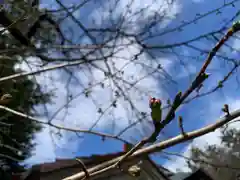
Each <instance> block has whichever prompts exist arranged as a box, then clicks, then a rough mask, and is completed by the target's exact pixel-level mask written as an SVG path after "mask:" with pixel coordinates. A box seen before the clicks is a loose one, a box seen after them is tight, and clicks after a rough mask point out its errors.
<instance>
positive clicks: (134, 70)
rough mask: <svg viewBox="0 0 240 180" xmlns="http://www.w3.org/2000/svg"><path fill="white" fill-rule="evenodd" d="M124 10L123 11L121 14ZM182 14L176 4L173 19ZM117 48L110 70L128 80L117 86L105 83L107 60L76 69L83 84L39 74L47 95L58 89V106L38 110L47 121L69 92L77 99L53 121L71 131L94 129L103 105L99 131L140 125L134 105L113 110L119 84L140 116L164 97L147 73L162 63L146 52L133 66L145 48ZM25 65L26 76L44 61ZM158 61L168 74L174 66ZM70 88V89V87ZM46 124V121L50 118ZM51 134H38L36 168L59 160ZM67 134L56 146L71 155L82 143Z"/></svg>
mask: <svg viewBox="0 0 240 180" xmlns="http://www.w3.org/2000/svg"><path fill="white" fill-rule="evenodd" d="M120 2H121V6H120V7H122V8H124V7H125V6H124V3H125V4H126V2H127V1H120ZM133 2H134V4H132V10H133V11H137V10H138V8H140V7H143V6H142V4H138V3H137V1H133ZM144 2H145V3H146V4H145V5H150V4H151V3H154V2H155V3H156V2H157V1H153V2H149V1H144ZM158 2H159V1H158ZM151 6H152V8H156V7H157V6H155V5H151ZM122 8H118V9H119V10H120V9H122ZM152 8H150V9H149V11H146V14H150V13H151V12H152V11H153V10H154V9H152ZM155 10H156V9H155ZM178 11H179V9H178V6H177V4H174V6H173V11H169V17H172V15H173V14H172V12H174V13H175V12H178ZM96 15H97V14H96V13H95V14H94V13H93V16H95V17H96ZM166 22H170V21H169V19H168V20H166ZM129 42H130V38H128V39H121V40H119V41H117V42H116V43H117V44H119V45H120V44H123V43H129ZM110 43H111V42H110ZM116 49H118V50H117V51H118V52H117V53H115V54H114V57H112V58H111V59H110V60H109V61H110V63H109V65H110V69H111V70H112V71H114V72H116V71H119V72H121V71H123V73H122V74H121V73H119V74H117V76H119V77H121V79H123V80H120V79H115V83H114V82H113V81H112V80H109V79H106V76H105V74H104V72H103V70H107V67H106V66H105V64H104V62H98V63H96V66H97V67H100V68H96V67H91V73H90V72H89V69H87V68H86V66H81V65H80V70H79V69H77V71H75V72H74V76H75V78H76V79H78V80H79V82H77V80H76V79H74V78H73V79H70V78H69V77H68V75H67V74H66V73H65V75H62V74H60V73H59V72H63V71H62V70H60V71H59V70H54V71H49V72H44V73H41V74H39V75H36V76H35V77H36V79H37V82H38V83H39V84H41V86H42V89H43V90H44V91H46V92H47V91H54V92H55V93H56V94H55V97H54V98H53V102H54V104H51V105H46V107H47V110H48V112H45V110H44V108H43V107H42V106H39V110H40V111H41V112H42V113H45V114H46V113H48V114H47V115H48V117H52V116H53V114H54V113H55V112H56V111H57V110H58V109H60V108H62V107H64V105H65V104H66V102H67V101H68V100H69V99H68V96H69V94H68V93H70V94H71V96H72V97H75V99H73V100H72V101H71V103H70V104H69V105H68V107H67V110H66V108H63V109H62V110H61V111H59V113H57V115H56V116H55V117H54V119H53V120H52V123H55V124H59V125H63V126H65V127H69V128H71V127H72V128H80V129H89V128H90V127H91V126H92V125H93V124H94V123H95V122H96V121H97V120H98V119H99V117H100V116H101V115H100V114H99V113H98V111H99V107H101V109H102V110H103V111H104V115H103V116H102V117H101V119H100V120H99V122H98V123H97V126H96V128H95V130H98V131H106V130H107V129H109V128H110V127H112V126H113V125H114V126H115V128H114V129H115V131H114V132H115V133H117V132H119V130H121V129H123V128H124V127H126V126H127V125H129V124H130V123H132V122H134V121H136V120H137V119H136V114H134V113H135V112H132V111H131V108H132V107H131V106H130V105H129V103H127V101H126V99H124V98H119V99H118V101H117V107H116V108H113V107H110V106H111V103H112V101H113V99H114V98H115V97H114V96H115V95H116V91H117V90H118V89H119V87H116V84H117V85H119V86H120V87H121V88H122V89H123V91H124V92H118V93H126V97H127V96H128V97H130V98H131V99H132V100H133V101H132V103H133V105H134V106H135V109H137V110H138V111H139V112H141V111H143V112H146V111H147V110H148V109H149V108H148V98H149V96H150V95H151V96H156V97H161V96H162V91H161V89H160V88H159V80H158V79H157V78H156V77H154V76H149V75H148V74H149V73H151V72H152V71H153V69H156V68H157V66H158V63H154V61H152V60H150V59H149V57H147V56H146V55H144V54H143V55H142V56H140V57H139V60H138V61H137V63H135V62H133V61H134V57H135V56H136V55H137V54H138V53H139V51H140V47H139V46H138V45H136V44H132V45H129V46H125V47H121V48H116ZM106 53H107V51H106ZM26 61H27V62H28V64H26V63H25V62H23V63H22V64H20V65H18V66H16V67H20V68H22V69H24V70H25V71H27V72H29V71H34V70H38V69H40V67H39V66H38V65H39V64H40V61H39V59H37V58H28V59H26ZM131 61H132V62H131ZM157 61H159V62H161V66H162V67H163V68H164V69H165V70H166V71H168V69H169V68H170V67H171V65H172V64H171V61H170V60H169V59H166V58H157ZM149 67H150V68H149ZM75 70H76V69H75ZM137 81H138V82H137ZM100 82H101V83H104V88H102V85H101V84H100ZM125 82H130V83H135V85H134V88H133V87H130V85H127V83H125ZM94 84H95V85H94ZM67 85H69V87H68V86H67ZM88 86H92V88H90V91H89V97H86V96H85V95H86V93H84V92H86V87H88ZM109 107H110V108H109ZM148 113H149V112H148ZM113 119H115V120H113ZM43 121H47V117H45V119H44V120H43ZM142 124H144V123H142ZM142 124H141V126H142ZM148 125H149V124H148ZM138 127H139V134H142V133H144V132H145V130H144V129H142V128H141V127H140V126H138ZM149 128H151V127H149ZM135 130H136V129H135ZM50 131H53V130H52V129H51V130H50V129H49V128H44V130H43V131H42V132H40V133H38V134H37V135H36V139H35V141H34V142H36V143H37V146H36V149H35V151H34V153H33V157H31V158H30V159H28V160H27V161H26V163H28V164H33V163H41V162H46V161H52V160H53V159H54V158H55V157H57V154H56V153H55V152H56V149H55V146H54V145H53V142H52V139H51V136H50V133H51V132H50ZM54 131H56V130H54ZM132 132H133V131H131V132H128V133H127V136H129V135H130V134H132ZM62 134H63V136H62V138H61V139H60V140H57V139H56V137H55V138H54V139H55V140H56V142H55V143H56V144H57V147H58V148H67V147H71V149H69V151H72V152H74V151H75V150H77V148H78V145H79V142H76V141H74V143H73V142H70V141H69V137H71V136H73V135H72V134H69V133H66V132H65V133H62ZM135 135H136V133H135ZM75 139H76V138H75ZM66 154H67V153H66Z"/></svg>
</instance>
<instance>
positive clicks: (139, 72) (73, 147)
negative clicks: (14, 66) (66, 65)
mask: <svg viewBox="0 0 240 180" xmlns="http://www.w3.org/2000/svg"><path fill="white" fill-rule="evenodd" d="M50 2H51V1H48V0H46V1H42V3H43V7H51V8H53V9H55V8H56V7H57V6H56V4H55V1H52V4H50ZM62 2H63V4H65V5H69V6H70V5H71V3H76V2H78V1H76V0H72V1H66V0H63V1H62ZM103 2H105V3H103ZM109 2H114V1H100V0H99V1H90V2H89V3H87V4H86V5H85V6H84V7H82V8H81V9H80V11H76V12H75V13H74V16H75V17H76V18H77V19H79V20H80V21H81V22H82V23H83V24H84V25H85V26H87V27H91V28H94V27H107V26H110V25H111V21H110V19H109V16H108V13H107V11H106V10H107V8H108V7H109V6H108V4H107V3H109ZM128 2H129V1H128V0H120V1H119V4H118V6H117V8H116V9H115V13H114V14H115V16H114V17H112V21H116V19H118V18H119V15H120V14H122V13H124V12H125V10H126V5H127V4H128ZM153 2H155V1H153ZM174 2H175V3H174V5H173V7H172V8H171V9H168V10H167V11H166V12H165V13H166V15H167V16H168V18H167V19H166V18H165V19H163V20H162V21H161V22H160V23H159V24H158V25H157V26H156V28H154V29H153V30H152V31H153V34H154V33H155V34H158V33H160V34H162V35H161V36H158V37H154V38H151V39H148V40H146V41H145V43H147V44H149V45H152V46H154V45H161V46H164V45H168V44H175V43H181V42H184V41H188V40H191V39H194V38H196V37H198V36H200V35H202V34H207V33H210V32H212V31H216V30H219V28H221V27H222V26H223V25H225V24H226V22H228V21H229V20H230V19H231V18H232V17H233V16H234V15H235V14H236V13H237V11H238V10H239V9H238V8H237V7H240V1H236V2H235V3H234V5H235V7H233V6H232V5H227V6H225V7H223V8H220V10H219V12H217V11H214V12H212V13H210V14H208V15H206V16H205V17H204V18H201V19H199V20H198V21H197V22H196V23H190V24H189V25H186V26H183V27H182V28H181V30H175V31H171V32H169V33H166V31H168V30H169V29H174V28H175V27H178V26H179V25H180V24H181V23H182V21H185V22H186V21H191V20H193V19H194V18H195V17H196V15H198V14H200V15H202V14H204V13H207V12H209V11H212V10H214V9H217V8H218V7H222V6H223V4H224V3H225V4H228V3H229V2H231V1H227V0H225V1H223V0H212V1H206V0H205V1H204V0H202V1H201V0H185V1H174ZM162 3H163V1H161V0H159V1H157V2H155V4H154V5H151V4H152V1H150V0H142V1H141V3H140V1H139V2H137V1H136V2H135V1H134V3H133V4H132V5H131V6H132V11H133V12H134V11H138V10H139V9H141V8H143V7H146V6H148V5H149V6H150V5H151V7H150V8H149V9H146V10H145V13H144V14H143V15H142V16H139V17H138V18H136V17H134V18H130V15H129V18H126V20H125V21H126V22H128V23H126V24H123V27H125V28H126V30H127V31H129V32H139V31H141V30H142V28H143V27H144V26H145V25H146V24H147V23H149V22H150V21H151V18H150V17H153V15H154V12H156V11H157V12H159V14H160V13H161V12H162V10H163V11H164V7H165V6H163V9H159V7H161V4H162ZM99 4H102V5H103V6H104V7H101V6H100V5H99ZM165 9H166V8H165ZM104 10H105V11H104ZM103 14H104V15H105V19H104V21H103V20H102V19H101V18H102V15H103ZM93 19H94V22H95V24H93V23H92V22H93ZM236 20H240V16H239V17H238V18H236ZM223 21H224V22H223ZM231 24H232V22H230V23H228V26H227V27H230V26H231ZM127 27H130V28H128V29H127ZM62 28H63V29H66V30H69V28H71V29H72V31H73V35H71V34H69V35H68V36H69V38H71V39H74V40H75V43H77V44H80V43H89V42H90V41H89V39H88V38H87V37H83V38H81V39H79V36H80V35H81V33H82V32H81V31H80V30H79V27H78V26H77V25H76V23H74V22H73V21H72V20H71V19H70V18H68V19H67V20H66V21H65V22H64V23H63V24H62ZM238 35H239V34H238ZM216 37H218V38H220V37H222V35H220V34H216ZM97 40H98V41H99V42H101V40H100V37H99V38H97ZM124 41H125V42H128V39H124ZM215 43H216V41H212V40H211V41H210V40H209V39H206V38H202V39H200V40H198V41H194V42H192V43H189V44H188V45H192V46H195V47H198V48H201V49H203V50H206V51H209V50H210V49H211V47H213V46H214V44H215ZM228 44H229V45H231V46H233V47H234V48H236V49H237V48H238V50H239V45H240V41H239V40H236V39H233V38H232V39H230V40H229V41H228ZM138 50H139V47H138V46H133V45H132V46H129V47H125V48H123V50H121V51H120V52H118V53H117V55H116V56H121V57H122V58H121V59H118V58H117V57H114V58H112V59H111V61H112V62H115V66H116V67H117V68H121V67H122V66H124V64H125V63H127V62H128V61H129V59H131V58H132V57H133V56H134V54H135V53H137V52H138ZM150 52H151V53H153V54H154V56H155V57H156V61H155V62H153V61H152V60H151V59H150V57H149V56H148V55H146V54H143V55H142V57H140V58H139V60H138V62H139V63H142V64H145V69H143V68H142V67H141V66H140V65H139V64H134V63H132V64H129V65H127V67H126V68H125V69H124V78H125V79H126V80H128V81H133V80H136V79H140V78H141V77H142V76H144V75H146V74H148V73H149V72H151V71H152V69H151V68H146V67H147V66H151V67H152V68H156V66H157V65H158V63H161V65H162V66H163V67H164V69H165V70H166V71H167V72H168V73H169V74H170V75H171V77H172V78H173V79H174V81H175V82H176V83H169V81H167V80H166V79H164V78H163V76H162V75H161V74H159V73H157V74H156V73H155V74H154V75H153V76H149V77H147V78H145V79H143V80H141V81H140V82H139V83H137V85H136V87H138V89H141V90H142V91H143V92H144V93H143V92H142V91H137V90H136V89H134V88H132V89H130V90H128V91H127V93H128V95H129V97H131V98H132V99H133V102H134V104H135V106H136V108H137V109H138V110H139V111H145V112H147V113H149V112H150V110H149V108H148V98H149V96H156V97H159V98H161V99H162V100H163V102H164V104H166V100H167V99H168V98H170V99H172V98H173V97H174V95H175V94H176V93H177V92H178V91H179V90H181V91H184V90H185V89H186V88H187V87H188V85H189V82H191V79H192V78H193V77H194V75H195V74H196V72H197V71H198V70H199V69H200V67H201V65H202V63H203V61H204V60H205V58H206V56H207V54H202V53H200V52H199V51H196V50H194V49H193V48H191V47H189V46H185V45H182V46H179V47H175V48H174V49H172V50H170V49H154V50H150ZM56 54H57V53H55V54H54V55H55V57H56ZM174 54H178V56H176V55H174ZM220 55H222V56H226V57H228V58H235V59H237V58H239V57H240V56H239V51H237V50H235V51H231V50H229V48H228V47H223V48H222V49H221V51H220ZM72 56H74V57H77V56H79V54H78V53H72ZM29 61H36V59H31V58H30V59H29ZM183 64H185V66H183ZM98 65H99V66H101V67H102V68H103V69H104V68H105V67H104V64H103V63H99V64H98ZM22 67H23V68H25V69H27V67H26V66H25V65H22ZM232 67H233V66H232V64H231V63H230V62H227V61H224V60H223V59H221V58H220V57H216V58H214V60H213V63H212V64H211V65H210V67H209V68H208V70H207V72H208V73H210V74H211V75H210V77H209V79H207V81H206V82H205V84H204V87H203V89H202V90H201V91H202V92H206V91H208V90H210V89H212V88H213V87H215V86H216V85H217V82H218V81H219V80H221V79H222V78H223V77H224V76H225V75H226V73H227V72H228V71H229V70H230V69H231V68H232ZM34 68H36V67H34ZM74 70H75V71H74V75H75V76H76V77H77V78H78V79H79V81H80V82H81V83H82V84H83V85H85V86H87V84H88V83H89V82H92V83H93V84H94V83H96V82H101V81H103V79H104V75H103V73H102V72H101V71H100V70H99V69H94V68H93V69H92V73H89V71H88V70H87V68H86V67H82V69H81V71H79V70H78V69H76V68H75V69H74ZM132 76H133V77H132ZM37 78H38V81H39V83H41V84H42V85H43V87H44V88H46V90H51V89H54V88H57V89H58V90H56V97H55V99H54V102H55V104H54V105H48V106H47V107H48V110H49V116H51V115H52V114H54V113H55V112H56V110H57V109H58V108H60V107H61V106H62V105H64V104H65V103H66V96H67V95H68V94H67V93H66V89H67V88H66V84H67V83H68V84H70V85H69V91H70V92H71V93H72V95H73V96H74V95H77V94H78V93H80V92H81V91H82V90H83V87H81V86H80V85H79V84H80V83H79V82H77V81H76V80H74V79H72V80H71V81H70V83H69V81H68V80H69V77H68V75H67V74H66V73H64V72H63V71H59V70H58V71H51V72H47V73H44V74H40V75H38V76H37ZM131 78H132V79H131ZM236 78H237V75H234V76H232V77H231V78H230V80H229V81H228V82H227V83H226V84H224V88H223V89H221V90H219V91H217V92H216V93H214V94H212V95H209V96H205V97H202V98H200V99H197V100H194V101H192V102H191V103H188V104H186V105H184V106H182V107H181V108H180V109H179V111H178V112H177V115H181V116H183V119H184V128H185V130H186V131H191V130H194V129H197V128H201V127H203V126H205V125H207V124H210V123H213V122H214V121H215V120H216V119H218V117H219V116H220V115H221V107H222V105H223V104H225V103H229V104H230V109H234V108H237V107H238V105H239V104H240V101H239V100H240V98H239V95H238V94H239V93H238V89H239V87H238V83H236ZM104 82H105V83H106V85H108V87H106V88H104V89H103V88H101V87H99V86H96V87H94V88H92V93H91V98H86V97H85V96H84V94H80V95H79V96H78V98H76V99H75V100H73V101H72V102H71V103H70V107H69V109H68V111H67V112H66V111H65V110H63V111H61V112H60V113H59V114H58V115H57V116H55V118H54V120H53V122H54V123H56V124H59V123H60V124H63V125H66V126H68V127H77V128H81V129H89V128H90V127H91V126H92V124H93V123H94V122H95V121H96V120H97V119H98V118H99V114H98V113H97V110H98V107H100V106H101V108H103V109H105V108H107V107H108V106H109V103H110V102H111V101H112V96H113V95H112V88H113V89H114V88H115V89H116V87H114V85H113V84H112V83H111V82H110V81H108V80H106V81H104ZM119 83H121V82H119ZM122 87H124V86H122ZM229 87H230V88H229ZM193 95H194V94H193ZM195 95H196V94H195ZM119 103H120V105H118V106H117V108H111V109H110V110H108V111H107V113H106V115H104V116H103V117H102V118H101V119H100V121H99V123H98V124H97V126H96V127H95V128H94V129H93V130H94V131H100V132H106V133H109V134H117V133H118V132H120V131H121V130H122V129H124V128H125V127H126V126H128V125H129V123H132V122H133V121H136V116H135V114H134V112H132V111H131V109H130V106H129V104H127V103H126V102H124V100H123V99H121V98H120V100H119ZM96 104H97V105H96ZM39 110H40V111H43V108H42V107H39ZM164 113H165V112H164ZM63 118H64V121H62V119H63ZM42 119H43V120H46V118H44V117H43V118H42ZM113 119H114V120H113ZM151 130H152V125H151V124H150V123H149V121H147V120H144V121H143V122H142V123H141V124H138V125H137V126H135V127H134V128H132V129H129V130H128V131H127V132H126V133H125V134H123V135H122V136H121V137H122V138H124V139H126V140H129V141H132V142H135V143H136V142H137V141H139V140H140V139H141V138H142V137H143V136H146V135H147V134H149V133H150V131H151ZM61 133H62V134H63V136H62V138H60V139H58V138H57V137H56V136H54V138H51V136H50V134H51V133H50V129H49V128H45V129H44V131H43V132H41V133H39V134H37V135H36V140H35V141H36V142H37V144H38V145H37V146H36V150H35V151H34V155H33V157H31V158H30V159H29V160H27V161H26V163H28V164H34V163H42V162H46V161H53V160H54V158H69V157H74V156H88V155H91V154H105V153H111V152H116V151H120V150H122V143H121V142H119V141H117V140H110V139H106V140H105V141H102V139H101V138H100V137H98V136H94V135H88V134H83V135H82V137H81V138H80V137H77V136H76V135H75V134H73V133H67V132H61ZM163 133H164V135H165V136H168V137H173V136H176V135H178V134H179V128H178V126H177V121H176V120H174V121H173V122H171V123H170V124H169V125H168V126H167V127H166V128H165V129H164V131H163ZM164 135H162V136H160V137H159V138H160V139H164V138H166V137H165V136H164ZM218 135H219V132H218V131H217V132H215V134H214V133H211V134H210V135H208V136H205V138H198V139H197V140H194V141H193V142H191V144H194V145H197V146H201V147H203V146H204V143H219V140H218V138H217V137H218ZM189 143H190V142H188V143H184V144H180V145H177V146H174V147H171V148H169V149H167V151H169V152H181V153H184V154H188V150H189V147H190V145H191V144H190V145H189ZM54 144H56V145H55V146H54ZM170 158H171V157H170ZM154 160H156V162H157V163H160V164H163V165H165V166H166V167H168V168H170V169H171V170H176V168H177V167H181V164H182V163H183V162H182V160H181V159H178V158H174V161H167V160H166V159H165V158H164V157H162V156H161V154H160V153H157V154H156V155H154Z"/></svg>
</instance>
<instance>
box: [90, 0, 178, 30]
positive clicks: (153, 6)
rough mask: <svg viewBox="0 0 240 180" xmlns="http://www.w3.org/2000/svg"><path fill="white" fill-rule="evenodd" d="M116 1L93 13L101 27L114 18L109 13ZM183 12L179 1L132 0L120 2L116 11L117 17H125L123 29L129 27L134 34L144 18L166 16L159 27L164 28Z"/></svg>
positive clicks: (121, 0)
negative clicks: (104, 22)
mask: <svg viewBox="0 0 240 180" xmlns="http://www.w3.org/2000/svg"><path fill="white" fill-rule="evenodd" d="M115 5H116V1H115V0H113V1H109V3H105V4H104V5H103V6H101V7H99V8H97V9H96V10H94V11H93V13H92V14H91V15H92V18H93V19H95V21H96V23H98V25H101V23H102V20H103V21H104V20H107V19H109V18H112V14H111V12H110V11H109V10H110V9H112V8H113V7H115ZM128 6H130V7H131V8H130V9H131V10H127V8H126V7H128ZM180 11H181V4H180V3H179V1H174V2H172V3H169V2H168V1H166V0H159V1H156V0H141V1H132V0H120V1H118V4H117V8H116V9H114V15H115V17H117V16H120V15H124V17H125V22H124V24H123V25H122V26H123V27H125V26H128V30H132V31H133V32H134V31H136V30H138V27H139V25H138V24H136V23H138V22H139V20H144V18H149V17H151V16H153V15H154V14H155V13H158V14H159V15H161V16H162V15H164V18H162V19H161V23H159V24H158V26H161V27H162V28H164V27H165V26H166V25H168V24H169V23H170V22H171V21H172V20H173V19H174V18H175V15H176V14H177V13H179V12H180Z"/></svg>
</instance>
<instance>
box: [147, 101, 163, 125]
mask: <svg viewBox="0 0 240 180" xmlns="http://www.w3.org/2000/svg"><path fill="white" fill-rule="evenodd" d="M161 105H162V102H161V100H160V99H156V98H155V97H150V99H149V107H150V108H151V117H152V120H153V124H154V126H155V127H156V125H158V124H159V123H160V122H161V120H162V109H161Z"/></svg>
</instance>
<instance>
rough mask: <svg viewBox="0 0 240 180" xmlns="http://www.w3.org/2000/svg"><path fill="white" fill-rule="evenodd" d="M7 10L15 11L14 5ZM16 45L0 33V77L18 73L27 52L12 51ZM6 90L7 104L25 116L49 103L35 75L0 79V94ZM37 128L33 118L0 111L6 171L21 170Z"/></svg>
mask: <svg viewBox="0 0 240 180" xmlns="http://www.w3.org/2000/svg"><path fill="white" fill-rule="evenodd" d="M10 7H11V6H10ZM14 7H15V8H17V7H16V6H14ZM8 10H9V11H10V12H14V13H15V14H17V11H16V10H14V8H12V9H11V8H9V9H8ZM14 13H12V14H14ZM16 47H18V49H21V48H24V46H23V45H22V44H21V43H19V42H17V41H16V40H15V39H14V38H13V37H12V36H10V35H9V33H8V32H6V33H1V36H0V77H5V76H9V75H13V74H16V73H20V72H22V70H21V69H19V68H18V66H17V65H18V64H19V63H21V62H23V61H24V60H25V58H26V57H27V56H29V54H27V55H26V54H25V55H24V53H22V54H21V53H20V52H21V51H13V49H14V48H15V49H16ZM6 93H8V94H11V95H12V100H11V102H10V103H9V104H8V105H7V107H9V108H12V109H16V110H18V111H19V112H22V113H25V114H27V115H33V114H34V116H41V114H37V113H36V107H37V106H38V105H43V104H45V103H47V102H50V97H51V95H50V93H47V92H43V91H42V89H41V87H40V85H39V82H37V81H36V79H35V78H30V77H24V78H20V79H16V80H10V81H4V82H0V96H2V95H3V94H6ZM41 128H42V126H41V125H40V124H38V123H36V122H34V121H29V120H27V119H25V118H22V117H19V116H17V115H14V114H11V113H7V112H6V111H4V110H0V145H1V146H0V152H1V153H0V162H1V165H3V166H4V167H7V169H8V170H9V172H17V171H21V170H22V168H23V167H21V166H20V165H19V162H22V161H24V160H25V159H27V158H28V157H30V156H31V151H32V150H33V148H34V144H33V143H32V140H33V138H34V133H36V132H39V131H40V130H41ZM3 166H2V168H3ZM2 168H1V169H2Z"/></svg>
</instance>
